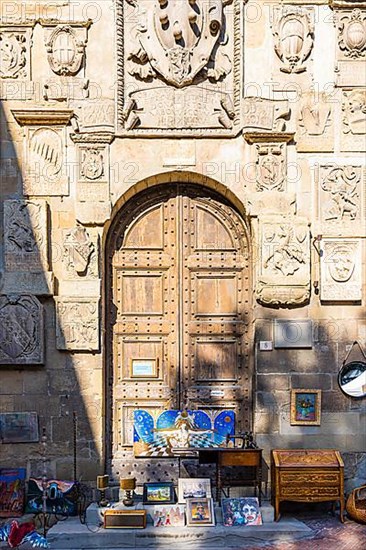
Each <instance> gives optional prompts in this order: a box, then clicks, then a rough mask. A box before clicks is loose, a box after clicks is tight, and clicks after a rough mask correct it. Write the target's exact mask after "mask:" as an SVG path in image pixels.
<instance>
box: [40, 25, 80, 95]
mask: <svg viewBox="0 0 366 550" xmlns="http://www.w3.org/2000/svg"><path fill="white" fill-rule="evenodd" d="M40 22H41V24H42V26H43V27H44V29H45V47H46V52H47V59H48V63H49V67H50V69H51V71H52V72H51V75H52V73H53V75H57V76H53V77H52V76H51V77H50V78H48V79H47V80H45V81H44V82H43V97H44V99H46V100H62V99H84V98H87V97H88V96H89V81H88V80H87V79H85V78H84V77H85V59H86V57H85V49H86V44H87V41H88V28H89V26H90V24H91V21H90V20H86V21H65V22H63V23H60V24H57V23H58V21H57V20H53V19H51V20H46V19H41V21H40ZM76 75H78V76H76Z"/></svg>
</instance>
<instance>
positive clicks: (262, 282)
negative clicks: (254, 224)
mask: <svg viewBox="0 0 366 550" xmlns="http://www.w3.org/2000/svg"><path fill="white" fill-rule="evenodd" d="M260 255H261V261H260V266H259V274H258V282H257V291H256V292H257V300H258V301H259V302H261V303H263V304H265V305H272V306H273V305H279V306H289V305H301V304H303V303H304V302H306V301H307V300H308V299H309V296H310V239H309V228H308V223H307V222H305V221H302V220H299V219H296V220H295V219H290V218H286V219H284V220H283V221H279V220H278V218H274V219H271V218H269V219H268V220H267V219H263V221H262V223H261V249H260Z"/></svg>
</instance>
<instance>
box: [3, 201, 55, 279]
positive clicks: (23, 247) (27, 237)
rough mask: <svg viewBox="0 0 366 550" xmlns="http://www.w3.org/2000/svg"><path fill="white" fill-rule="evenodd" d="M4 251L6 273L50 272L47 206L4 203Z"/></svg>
mask: <svg viewBox="0 0 366 550" xmlns="http://www.w3.org/2000/svg"><path fill="white" fill-rule="evenodd" d="M4 248H5V266H6V269H7V270H9V271H44V270H46V271H47V270H48V261H47V260H48V252H47V210H46V203H44V202H41V201H37V202H36V201H23V200H7V201H4Z"/></svg>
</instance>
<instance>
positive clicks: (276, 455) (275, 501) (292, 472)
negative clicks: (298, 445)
mask: <svg viewBox="0 0 366 550" xmlns="http://www.w3.org/2000/svg"><path fill="white" fill-rule="evenodd" d="M271 480H272V483H271V484H272V505H273V506H274V519H275V521H278V520H279V518H280V503H281V502H282V501H284V500H289V501H295V502H324V501H333V510H334V508H335V503H336V502H338V501H339V503H340V508H341V511H340V513H341V518H340V519H341V521H342V522H343V521H344V517H343V513H344V464H343V460H342V458H341V455H340V453H339V452H338V451H335V450H333V449H275V450H272V451H271Z"/></svg>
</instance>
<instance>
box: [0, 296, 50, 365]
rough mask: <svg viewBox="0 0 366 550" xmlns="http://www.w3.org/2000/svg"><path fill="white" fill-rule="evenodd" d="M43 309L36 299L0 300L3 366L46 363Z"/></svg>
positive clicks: (28, 297) (19, 297)
mask: <svg viewBox="0 0 366 550" xmlns="http://www.w3.org/2000/svg"><path fill="white" fill-rule="evenodd" d="M43 331H44V327H43V309H42V305H41V304H40V302H39V301H38V300H37V298H35V297H34V296H28V295H16V294H13V295H8V296H0V365H32V364H33V365H39V364H42V363H43V362H44V332H43Z"/></svg>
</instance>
